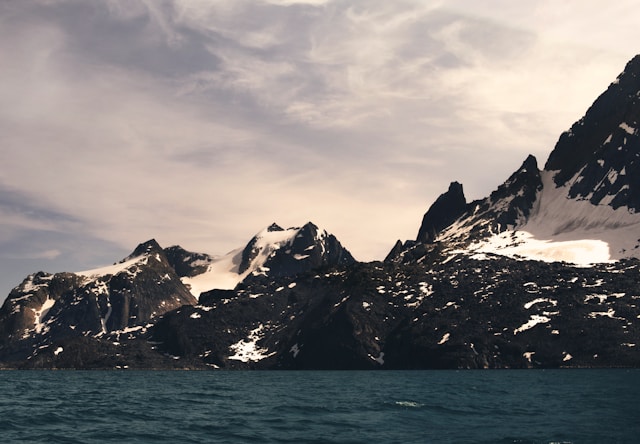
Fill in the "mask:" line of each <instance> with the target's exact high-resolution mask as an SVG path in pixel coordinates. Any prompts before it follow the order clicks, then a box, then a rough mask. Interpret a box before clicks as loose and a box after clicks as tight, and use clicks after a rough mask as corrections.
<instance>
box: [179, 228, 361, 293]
mask: <svg viewBox="0 0 640 444" xmlns="http://www.w3.org/2000/svg"><path fill="white" fill-rule="evenodd" d="M353 261H355V260H354V259H353V257H352V256H351V254H350V253H349V252H348V251H347V250H345V249H344V248H343V247H342V245H340V242H338V240H337V239H336V238H335V237H334V236H332V235H330V234H328V233H327V232H326V231H325V230H321V229H319V228H318V227H317V226H315V225H314V224H312V223H311V222H309V223H307V224H305V225H304V226H302V227H293V228H287V229H283V228H281V227H280V226H278V225H277V224H275V223H274V224H271V225H270V226H269V227H267V228H265V229H263V230H262V231H260V232H259V233H258V234H256V235H255V236H253V238H252V239H251V240H250V241H249V243H248V244H247V245H246V246H245V247H244V248H238V249H236V250H233V251H231V252H229V253H227V254H226V255H224V256H222V257H218V258H214V259H210V262H209V264H208V266H207V269H206V271H205V272H203V273H200V274H197V275H194V276H185V277H182V278H181V279H182V282H183V283H185V284H186V285H188V287H189V288H190V290H191V293H192V294H193V295H194V296H195V297H199V296H200V294H201V293H203V292H205V291H209V290H213V289H218V290H231V289H233V288H235V287H236V285H238V283H240V282H242V281H244V280H245V279H246V278H248V277H249V276H260V275H263V276H293V275H295V274H297V273H299V272H302V271H306V270H310V269H312V268H315V267H318V266H321V265H337V264H342V263H351V262H353Z"/></svg>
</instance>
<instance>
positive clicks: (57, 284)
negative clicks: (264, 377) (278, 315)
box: [0, 223, 355, 368]
mask: <svg viewBox="0 0 640 444" xmlns="http://www.w3.org/2000/svg"><path fill="white" fill-rule="evenodd" d="M354 262H355V260H354V259H353V257H352V256H351V254H350V253H349V252H348V251H347V250H346V249H344V248H343V247H342V245H341V244H340V242H339V241H338V240H337V239H336V238H335V236H333V235H331V234H329V233H327V232H326V231H324V230H320V229H319V228H318V227H317V226H315V225H314V224H312V223H307V224H306V225H304V226H303V227H301V228H290V229H287V230H284V229H282V228H280V227H279V226H277V225H276V224H273V225H271V226H270V227H268V228H267V229H265V230H263V231H261V232H260V233H258V234H257V235H256V236H254V237H253V238H252V239H251V241H250V242H249V243H248V244H247V245H246V246H245V247H244V248H240V249H238V250H235V251H234V252H232V253H230V254H229V255H226V256H223V257H221V258H215V257H213V256H210V255H207V254H204V253H193V252H189V251H186V250H184V249H183V248H181V247H179V246H172V247H169V248H167V249H162V247H160V245H158V243H157V242H156V241H155V240H150V241H147V242H145V243H142V244H140V245H139V246H138V247H136V248H135V250H134V251H133V252H132V253H131V254H130V255H129V256H127V257H126V258H124V259H122V260H121V261H119V262H117V263H114V264H113V265H110V266H107V267H103V268H99V269H92V270H87V271H80V272H75V273H56V274H50V273H45V272H38V273H35V274H32V275H30V276H28V277H27V278H26V279H25V280H24V281H23V282H22V283H21V284H20V285H18V286H17V287H16V288H14V289H13V290H12V291H11V293H10V294H9V296H8V297H7V299H6V300H5V303H4V305H3V306H2V308H1V309H0V361H9V362H23V364H22V365H26V366H28V367H30V366H40V365H43V366H50V365H53V364H52V363H51V362H50V360H51V359H53V360H54V361H55V362H58V364H59V365H63V366H71V367H78V366H80V367H86V366H88V367H102V366H106V367H112V366H118V365H119V366H120V367H124V366H128V367H129V366H142V367H147V366H151V367H161V368H165V367H171V368H173V367H175V363H174V362H171V361H173V358H169V359H170V360H169V361H168V360H167V355H165V354H159V353H157V352H156V351H154V350H155V349H156V347H154V346H149V345H148V344H146V341H141V340H137V339H138V338H139V337H146V336H147V334H148V330H149V328H150V327H151V326H152V325H154V323H155V322H156V321H157V320H158V319H159V318H161V317H162V316H163V315H164V314H166V313H168V312H170V311H175V310H176V309H179V308H181V307H184V306H193V305H196V304H197V303H198V297H199V296H200V293H201V292H202V291H205V292H206V291H213V293H214V294H215V293H216V292H218V291H220V290H225V289H227V290H230V289H233V288H234V287H235V286H236V285H238V284H239V283H241V282H242V281H244V280H247V279H248V278H251V277H252V276H265V277H266V276H271V275H273V276H276V277H286V276H291V275H295V274H297V273H300V272H304V271H308V270H311V269H314V268H318V267H323V266H331V265H338V264H345V265H348V264H352V263H354ZM114 346H115V348H114ZM63 351H66V352H65V353H63ZM72 354H73V355H74V356H71V355H72ZM131 354H135V355H136V357H135V359H132V357H131V356H128V355H131ZM113 356H119V358H118V359H112V358H113ZM127 356H128V357H127ZM132 361H133V362H132ZM116 362H120V364H114V363H116Z"/></svg>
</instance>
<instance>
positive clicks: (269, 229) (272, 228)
mask: <svg viewBox="0 0 640 444" xmlns="http://www.w3.org/2000/svg"><path fill="white" fill-rule="evenodd" d="M273 231H285V230H284V228H282V227H281V226H280V225H278V224H277V223H275V222H274V223H272V224H271V225H269V226H268V227H267V232H273Z"/></svg>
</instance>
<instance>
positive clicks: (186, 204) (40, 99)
mask: <svg viewBox="0 0 640 444" xmlns="http://www.w3.org/2000/svg"><path fill="white" fill-rule="evenodd" d="M569 3H570V4H569V6H568V7H564V6H559V5H557V4H556V2H547V1H543V2H536V3H535V4H526V5H525V4H515V3H514V2H507V1H500V0H492V1H489V0H486V1H480V2H473V3H472V4H469V2H466V1H455V0H454V1H448V2H437V1H433V2H424V1H410V0H403V1H398V2H388V1H381V0H369V1H366V2H365V1H356V0H352V1H345V0H315V1H314V0H308V1H294V0H279V1H276V0H271V1H267V0H263V1H261V0H251V1H250V0H233V1H224V0H219V1H215V2H209V1H198V0H189V1H187V0H173V1H170V0H163V1H143V0H131V1H127V2H124V1H120V0H100V1H95V2H84V1H78V0H55V1H53V0H49V1H45V0H41V1H38V0H24V1H21V2H5V3H4V4H3V5H0V58H1V59H2V60H3V66H2V68H0V99H1V100H2V101H3V103H6V104H11V105H10V106H5V107H3V108H2V109H0V153H1V154H2V158H3V161H4V162H3V166H2V168H1V169H0V183H2V184H5V185H4V188H3V189H2V193H3V196H4V197H5V199H4V200H3V201H2V202H0V211H2V215H3V219H2V221H0V226H1V227H2V228H1V229H2V231H1V232H0V233H1V234H2V238H3V241H4V242H5V251H7V255H6V258H7V259H6V260H7V261H8V260H9V259H8V257H9V255H10V253H11V252H12V251H14V252H20V254H23V255H24V256H25V257H26V256H28V255H29V254H31V257H32V258H33V257H35V256H38V253H42V254H40V256H41V257H42V258H43V260H45V261H49V262H50V263H51V264H52V265H54V266H56V265H58V264H59V266H63V265H67V264H71V265H73V261H69V260H68V261H67V262H65V263H63V262H61V261H62V260H63V259H65V258H67V259H68V255H69V254H71V253H70V250H69V249H68V248H62V247H61V246H60V245H61V242H63V240H65V241H68V244H69V245H73V246H74V247H77V248H79V249H82V248H83V239H84V245H87V246H89V245H91V248H96V247H100V248H103V251H105V252H111V253H113V252H114V251H121V252H123V254H126V252H127V250H130V249H131V248H132V247H133V246H134V245H135V244H136V243H138V242H141V241H144V240H146V239H148V238H150V237H156V238H157V239H158V240H159V241H160V242H161V243H162V244H164V245H170V244H174V243H180V244H182V245H183V246H184V247H186V248H189V249H193V250H198V251H204V252H209V253H224V252H226V251H228V250H231V249H233V248H236V247H238V246H239V245H242V244H243V243H244V242H246V241H247V240H248V239H249V238H250V237H251V236H252V235H253V234H254V233H255V232H256V231H258V230H259V229H261V228H262V227H263V226H266V225H268V224H269V223H271V222H273V221H277V222H279V223H280V224H281V225H300V224H303V223H305V222H306V221H308V220H312V221H314V222H315V223H317V224H320V225H323V226H324V227H326V228H327V229H328V230H329V231H332V232H334V233H335V234H336V235H337V236H338V238H339V239H340V240H341V241H342V242H343V243H344V244H345V245H346V246H347V248H349V249H351V250H352V252H353V253H354V255H355V256H356V257H357V258H358V259H361V260H371V259H381V258H382V257H384V255H385V254H386V252H387V251H388V250H389V249H390V248H391V246H392V245H393V242H394V241H395V239H397V238H403V239H404V238H412V237H414V236H415V234H416V233H415V232H416V231H417V228H418V224H419V221H420V218H421V216H422V213H423V212H424V211H425V210H426V208H427V207H428V205H429V204H430V203H431V202H432V201H433V200H434V199H435V198H436V197H437V195H438V194H439V193H441V192H442V191H444V190H445V189H446V187H447V185H448V183H449V181H451V180H459V181H462V182H463V183H464V185H465V191H466V193H467V195H468V197H471V198H477V197H481V196H484V195H486V194H487V193H488V192H490V191H491V190H492V189H493V188H494V187H495V186H496V185H498V183H499V182H500V181H501V180H502V178H506V177H507V176H508V175H509V174H510V173H511V172H512V171H513V170H514V169H515V168H516V167H517V166H518V165H519V164H520V163H521V162H522V160H523V159H524V158H525V157H526V155H527V154H529V153H533V154H535V155H537V156H538V157H539V160H540V161H541V162H543V161H544V159H545V158H546V156H547V155H548V153H549V152H550V151H551V149H552V147H553V144H554V143H555V141H556V139H557V137H558V136H559V134H560V132H561V131H563V130H565V129H567V128H568V127H569V126H570V124H571V123H572V122H573V121H575V120H577V119H578V118H579V117H580V116H581V115H582V113H583V112H584V111H585V110H586V108H587V107H588V105H589V104H590V103H591V102H592V101H593V100H594V99H595V97H596V96H597V95H598V94H599V93H600V92H602V91H603V90H604V89H605V88H606V86H607V85H608V83H609V82H611V81H612V80H613V79H614V78H615V76H616V75H617V74H618V72H619V71H620V70H621V69H622V68H623V66H624V63H625V62H626V61H627V60H628V59H630V58H631V57H632V56H633V55H634V53H635V50H636V49H635V48H634V47H633V42H634V38H631V37H632V36H634V35H635V32H636V31H635V30H636V24H637V23H638V19H639V18H640V17H639V16H640V13H639V12H638V11H637V10H636V8H635V6H634V5H633V2H631V1H628V2H627V1H621V2H617V3H616V4H615V5H607V6H604V7H603V6H602V5H601V4H600V3H601V2H594V1H581V2H575V1H572V2H569ZM563 5H564V4H563ZM603 18H604V19H606V20H603ZM603 23H606V25H604V26H603ZM614 30H615V32H614ZM8 185H10V187H9V186H8ZM7 196H8V197H7ZM7 199H15V200H14V201H11V205H8V204H7ZM3 202H4V205H2V203H3ZM20 202H22V203H24V204H25V205H27V206H31V210H30V211H22V210H20V211H16V208H19V205H20ZM42 215H49V216H50V217H42ZM71 233H73V235H71ZM29 236H31V238H32V239H39V241H40V243H41V244H42V245H39V246H37V245H34V244H33V242H31V243H29V247H28V248H27V247H20V245H21V244H20V239H25V238H26V237H29ZM72 238H73V240H70V239H72ZM45 244H46V245H45ZM25 245H26V244H25ZM18 250H19V251H18ZM33 252H35V253H33ZM43 252H45V253H47V254H44V253H43ZM57 252H61V253H60V254H59V255H58V254H57ZM14 256H15V255H14ZM101 257H102V256H101ZM95 258H96V257H94V259H95ZM112 259H115V258H112ZM14 265H15V264H14ZM27 265H28V266H31V265H33V262H29V263H28V264H26V265H25V266H27ZM45 265H46V264H45ZM14 268H15V267H14ZM84 268H86V267H84ZM21 271H22V269H20V271H17V272H21ZM29 271H33V270H29ZM22 277H23V276H22V275H18V276H15V277H13V278H9V277H7V278H6V279H9V280H12V281H13V282H10V284H11V285H15V283H17V281H19V280H20V279H21V278H22ZM5 286H8V284H7V285H5Z"/></svg>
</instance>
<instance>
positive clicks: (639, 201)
mask: <svg viewBox="0 0 640 444" xmlns="http://www.w3.org/2000/svg"><path fill="white" fill-rule="evenodd" d="M639 127H640V56H636V57H634V58H633V59H632V60H631V61H630V62H629V63H628V64H627V66H626V67H625V70H624V71H623V72H622V73H621V74H620V75H619V76H618V78H617V79H616V80H615V81H614V82H613V83H611V85H609V87H608V88H607V90H606V91H605V92H604V93H603V94H602V95H600V97H598V98H597V99H596V101H595V102H594V103H593V105H591V107H590V108H589V109H588V110H587V112H586V114H585V115H584V117H583V118H581V119H580V120H579V121H577V122H576V123H575V124H573V126H572V127H571V129H570V130H569V131H567V132H565V133H563V134H562V135H561V136H560V138H559V140H558V142H557V144H556V146H555V148H554V150H553V151H552V152H551V154H550V155H549V159H548V160H547V162H546V164H545V170H547V171H553V172H554V176H553V178H554V182H555V184H556V186H565V185H567V186H569V187H570V191H569V197H571V198H579V199H582V200H588V201H590V202H591V203H592V204H594V205H599V204H603V203H604V204H610V205H611V206H612V207H613V208H619V207H622V206H626V207H628V208H629V209H630V210H633V211H638V210H640V179H638V175H639V174H640V134H639V131H638V128H639Z"/></svg>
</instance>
